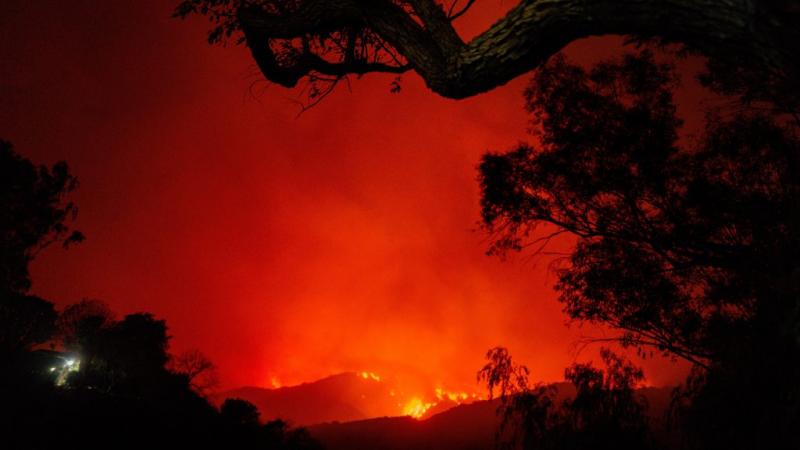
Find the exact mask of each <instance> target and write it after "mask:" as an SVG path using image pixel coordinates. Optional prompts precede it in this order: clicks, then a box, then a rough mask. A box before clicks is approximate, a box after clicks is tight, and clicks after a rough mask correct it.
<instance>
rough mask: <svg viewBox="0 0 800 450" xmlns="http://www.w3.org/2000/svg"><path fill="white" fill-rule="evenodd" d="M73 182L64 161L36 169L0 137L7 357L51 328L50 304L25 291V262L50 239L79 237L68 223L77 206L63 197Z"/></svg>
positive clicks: (1, 281)
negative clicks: (49, 166) (50, 166)
mask: <svg viewBox="0 0 800 450" xmlns="http://www.w3.org/2000/svg"><path fill="white" fill-rule="evenodd" d="M75 186H76V180H75V178H74V177H73V176H72V175H70V173H69V170H68V169H67V165H66V164H65V163H63V162H61V163H57V164H55V165H54V166H53V167H52V168H47V167H45V166H38V167H37V166H35V165H34V164H33V163H32V162H30V161H29V160H27V159H25V158H23V157H22V156H21V155H19V154H17V153H16V152H15V151H14V149H13V147H12V146H11V144H10V143H9V142H7V141H3V140H0V210H2V214H0V352H2V353H3V355H5V356H7V355H8V354H9V353H13V352H20V351H24V350H29V349H30V348H31V347H32V346H34V345H36V344H41V343H44V342H46V341H48V340H49V339H50V338H51V337H52V334H53V332H54V331H55V320H56V312H55V310H54V308H53V305H52V304H51V303H49V302H47V301H46V300H43V299H41V298H38V297H34V296H30V295H26V292H27V291H28V289H29V288H30V286H31V280H30V276H29V274H28V265H29V264H30V262H31V261H32V260H33V258H34V257H35V256H36V254H37V253H38V252H39V251H41V250H42V249H43V248H45V247H47V246H48V245H49V244H51V243H53V242H62V243H63V244H64V245H68V244H70V243H73V242H79V241H81V240H82V239H83V236H82V235H81V234H80V233H79V232H70V230H69V227H68V226H67V222H68V221H69V220H70V219H72V218H73V217H74V216H75V213H76V212H77V210H76V208H75V205H74V204H72V203H70V202H66V200H65V196H66V195H67V194H68V193H69V192H70V191H72V190H73V189H74V188H75Z"/></svg>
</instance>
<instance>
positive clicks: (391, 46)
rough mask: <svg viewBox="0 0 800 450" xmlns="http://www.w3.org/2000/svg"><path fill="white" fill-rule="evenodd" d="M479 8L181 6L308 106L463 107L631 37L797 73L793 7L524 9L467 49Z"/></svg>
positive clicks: (607, 2)
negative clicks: (408, 83) (390, 84)
mask: <svg viewBox="0 0 800 450" xmlns="http://www.w3.org/2000/svg"><path fill="white" fill-rule="evenodd" d="M474 3H475V1H474V0H447V1H445V2H437V1H435V0H185V1H183V2H182V3H180V5H179V6H178V8H177V10H176V15H177V16H180V17H185V16H187V15H190V14H193V13H200V14H204V15H207V16H208V17H209V18H211V20H212V21H213V22H214V23H215V27H214V28H213V30H212V32H211V34H210V40H211V41H212V42H216V41H220V40H222V39H224V38H226V37H232V36H235V35H238V36H240V39H241V42H245V43H246V44H247V46H248V47H249V48H250V50H251V52H252V55H253V58H254V59H255V61H256V63H257V65H258V67H259V69H260V70H261V72H262V73H263V74H264V76H265V77H266V78H267V79H268V80H269V81H272V82H274V83H276V84H279V85H281V86H286V87H293V86H295V85H296V84H297V83H298V82H299V81H300V80H302V79H304V78H306V79H308V80H309V81H310V82H311V84H312V89H311V91H310V92H309V96H310V97H312V99H313V97H315V96H320V95H321V94H323V93H324V92H326V91H325V88H324V87H319V85H324V84H325V82H328V84H329V85H330V84H334V85H335V83H336V82H337V81H339V80H341V79H343V77H346V76H347V75H357V76H360V75H364V74H367V73H373V72H384V73H394V74H401V73H404V72H407V71H411V70H413V71H415V72H417V73H418V74H419V75H420V76H421V77H422V78H423V79H424V80H425V82H426V83H427V85H428V86H429V87H430V88H431V89H432V90H433V91H434V92H436V93H438V94H439V95H442V96H445V97H450V98H465V97H469V96H472V95H476V94H479V93H481V92H485V91H488V90H491V89H493V88H495V87H497V86H500V85H502V84H504V83H506V82H508V81H509V80H511V79H513V78H515V77H517V76H519V75H521V74H523V73H526V72H528V71H530V70H532V69H534V68H536V67H538V66H539V65H540V64H542V63H543V62H544V61H546V60H547V59H548V58H549V57H550V56H552V55H553V54H554V53H556V52H557V51H559V50H560V49H561V48H563V47H564V46H566V45H567V44H569V43H570V42H572V41H575V40H577V39H580V38H584V37H588V36H596V35H608V34H615V35H627V36H632V37H633V38H635V39H658V40H660V41H663V42H676V43H682V44H685V45H686V46H687V47H688V48H690V49H692V50H695V51H699V52H702V53H704V54H706V55H708V56H710V57H713V58H718V59H720V60H723V61H730V62H735V63H737V64H742V63H747V64H752V65H758V66H760V67H763V68H765V69H766V71H767V72H769V73H770V74H771V75H772V76H775V77H778V78H783V79H791V78H792V77H793V76H794V75H795V74H797V73H798V70H797V69H798V63H797V60H798V58H797V56H798V48H799V47H800V27H798V26H797V24H798V20H797V19H798V18H799V17H800V6H798V5H797V3H796V2H792V1H788V0H522V1H520V2H519V4H518V5H517V6H516V7H514V8H513V9H511V11H509V12H508V14H506V16H505V17H503V18H502V19H501V20H499V21H498V22H496V23H495V24H494V25H492V26H491V27H490V28H489V29H487V30H486V31H484V32H483V33H481V34H479V35H478V36H476V37H475V38H473V39H472V40H471V41H469V42H464V40H462V38H461V37H460V36H459V34H458V33H457V32H456V30H455V28H454V27H453V21H454V20H456V19H457V18H459V17H461V16H463V15H464V14H465V13H467V12H468V11H469V9H470V7H471V6H473V4H474Z"/></svg>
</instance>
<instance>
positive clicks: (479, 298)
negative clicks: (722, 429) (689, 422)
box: [0, 0, 684, 417]
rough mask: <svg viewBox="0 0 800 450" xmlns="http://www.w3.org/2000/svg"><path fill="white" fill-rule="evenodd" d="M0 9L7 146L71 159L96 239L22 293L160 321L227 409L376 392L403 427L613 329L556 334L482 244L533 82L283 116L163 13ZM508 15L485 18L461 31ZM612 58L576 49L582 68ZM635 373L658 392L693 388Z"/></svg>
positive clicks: (538, 276) (551, 297)
mask: <svg viewBox="0 0 800 450" xmlns="http://www.w3.org/2000/svg"><path fill="white" fill-rule="evenodd" d="M10 1H11V3H18V5H17V6H8V7H7V8H4V9H5V10H7V11H9V12H10V14H13V15H14V16H15V17H14V18H13V20H11V18H8V20H3V22H4V24H3V26H4V27H7V30H6V35H7V36H14V39H5V40H4V41H3V42H0V60H2V61H4V63H5V62H7V64H4V67H7V68H8V69H7V70H5V69H4V70H3V71H2V74H0V75H2V77H3V86H4V87H8V88H7V89H4V99H3V100H4V101H3V102H2V103H0V123H2V124H3V127H4V129H3V133H4V135H2V136H0V137H2V138H4V139H8V140H10V141H12V142H13V143H14V144H15V147H16V148H18V149H19V150H20V151H22V152H23V153H25V156H27V157H30V158H31V159H33V160H34V161H36V162H37V163H48V164H50V163H53V162H55V161H56V160H59V159H65V160H67V162H68V163H69V165H70V168H71V171H72V172H73V173H75V174H76V175H77V177H78V178H79V180H80V188H79V189H78V191H77V194H76V195H75V197H74V200H75V201H76V203H77V204H78V205H79V207H80V215H79V217H78V221H77V223H76V227H77V228H78V229H80V230H81V231H83V232H84V233H85V234H86V236H87V241H86V242H85V243H84V244H82V245H80V246H76V247H74V248H72V249H70V250H68V251H64V250H61V249H59V248H55V246H54V247H53V248H49V249H48V250H47V251H46V252H43V253H42V256H40V257H39V258H38V259H37V260H36V261H35V264H34V265H33V267H32V273H33V280H34V285H33V293H34V294H37V295H40V296H42V297H44V298H47V299H52V300H54V301H55V302H56V303H57V305H58V306H60V307H63V306H64V305H66V304H68V303H72V302H76V301H78V300H80V299H81V298H87V297H88V298H97V299H102V300H104V301H106V302H108V304H109V305H110V307H111V308H112V309H114V310H115V311H116V312H117V313H118V315H124V314H128V313H132V312H138V311H149V312H152V313H154V314H155V315H156V316H158V317H159V318H163V319H166V320H167V322H168V325H169V327H170V330H169V332H170V333H169V334H170V335H171V336H173V339H172V341H171V343H170V346H171V350H174V351H176V352H179V351H181V350H184V349H187V348H197V349H200V350H201V351H202V352H203V353H204V354H206V355H207V356H208V357H209V358H210V359H211V360H212V361H213V362H214V363H215V365H216V366H217V368H218V371H219V377H220V381H221V386H220V388H221V389H226V388H233V387H238V386H251V385H260V386H268V387H269V386H271V387H279V386H282V385H284V386H285V385H294V384H299V383H302V382H307V381H313V380H316V379H320V378H323V377H325V376H327V375H330V374H336V373H342V372H356V373H359V374H360V376H361V377H362V378H364V379H365V380H370V383H372V382H373V381H374V382H379V381H383V382H385V381H386V380H387V379H390V378H391V379H392V380H393V384H392V385H391V386H392V388H393V389H394V393H395V395H394V396H391V395H390V394H387V395H386V397H387V402H390V403H387V404H389V405H390V406H391V407H392V408H395V405H396V404H397V403H398V402H399V403H400V404H401V405H400V406H397V408H398V409H400V410H402V412H403V413H404V414H408V415H411V416H412V417H421V416H422V415H423V414H424V413H425V411H427V410H428V409H429V408H430V407H431V406H432V405H434V404H435V403H437V402H442V401H445V400H447V401H456V402H463V401H467V400H469V399H473V398H477V397H478V395H477V394H473V392H481V391H482V388H481V387H480V386H478V385H476V383H475V373H476V371H477V370H478V369H480V367H481V366H482V365H483V363H484V361H483V356H484V353H485V351H486V350H487V349H489V348H491V347H494V346H496V345H503V346H506V347H508V348H509V349H510V351H511V352H512V354H513V355H514V357H515V359H516V360H519V361H520V362H522V363H525V364H527V365H528V366H529V367H530V368H531V371H532V375H531V378H532V379H533V380H536V381H539V380H543V381H558V380H561V379H562V378H563V370H564V368H565V367H566V366H568V365H569V364H570V363H572V362H573V361H574V360H575V359H576V357H580V358H581V359H591V358H592V357H593V356H594V354H593V353H592V352H593V351H594V350H591V349H590V350H587V351H586V352H585V353H584V354H581V355H575V346H574V343H575V342H576V341H577V340H578V339H580V338H581V337H585V336H599V335H602V333H605V332H606V331H605V330H601V329H598V328H596V327H591V326H585V327H577V326H573V327H567V326H565V321H566V317H565V316H564V314H563V313H562V307H561V305H560V304H559V303H558V302H557V301H556V294H555V293H554V292H553V290H552V285H553V282H554V281H555V280H554V276H553V274H552V272H548V263H549V261H548V260H546V259H545V260H535V261H531V260H529V259H527V258H525V257H520V258H515V257H513V256H512V257H511V258H510V259H509V260H508V261H502V260H500V259H498V258H493V257H488V256H486V254H485V251H486V249H487V237H486V235H485V234H484V233H483V232H481V231H478V230H476V228H477V227H476V223H477V222H478V221H479V220H480V203H479V187H478V184H477V182H476V176H477V172H476V165H477V164H478V161H479V159H480V157H481V155H482V154H483V153H484V152H486V151H487V150H504V149H508V148H510V147H512V146H513V145H515V144H516V143H517V142H519V141H520V140H527V141H530V140H531V139H532V138H531V137H530V136H529V135H528V134H527V133H526V130H527V128H528V119H529V118H528V116H527V115H526V113H525V112H524V108H523V107H524V104H523V99H522V95H521V93H522V90H523V88H524V86H525V84H526V82H527V77H523V78H520V79H517V80H514V81H513V82H511V83H509V84H508V85H507V86H505V87H501V88H498V89H495V90H493V91H491V92H489V93H486V94H482V95H479V96H476V97H474V98H469V99H465V100H462V101H453V100H447V99H443V98H440V97H437V96H436V95H435V94H433V93H431V92H430V91H429V90H428V88H427V87H426V86H425V85H424V83H423V82H422V81H421V80H420V78H419V77H418V76H416V75H414V74H408V75H404V76H403V77H402V91H401V92H400V93H399V94H392V93H391V92H390V83H391V82H392V80H393V79H394V75H369V76H365V77H363V79H355V78H353V79H352V80H351V83H352V93H351V92H348V90H347V89H346V88H343V89H341V90H339V91H336V92H334V93H333V94H332V95H331V96H329V97H328V98H326V99H325V100H324V101H323V102H322V103H320V104H319V105H318V106H316V107H314V108H312V109H311V110H309V111H307V112H306V113H304V114H303V115H301V116H300V117H299V118H298V117H297V112H298V111H297V109H296V105H295V104H294V103H293V102H292V101H291V100H290V99H291V98H293V96H294V94H293V93H292V92H290V91H286V90H284V89H281V88H279V87H277V86H270V88H269V89H265V84H264V83H263V82H261V81H260V80H261V77H260V75H254V74H255V73H256V71H255V68H254V63H253V60H252V57H251V55H250V53H249V51H248V50H247V49H246V48H245V47H243V46H239V47H233V48H231V47H228V48H220V47H211V46H209V45H207V44H206V41H205V36H206V32H207V28H208V24H207V23H205V22H204V21H202V20H189V21H186V22H181V21H177V20H173V19H170V13H171V10H172V8H173V7H174V6H175V3H176V1H175V0H153V1H148V2H146V3H147V4H148V7H142V6H141V5H139V3H138V2H86V3H85V4H84V3H79V4H73V2H28V1H25V0H10ZM90 3H91V5H90ZM513 4H514V2H476V4H475V6H474V8H473V10H472V11H470V13H469V14H467V15H466V16H464V18H463V20H459V21H458V27H459V30H460V31H462V32H464V34H465V35H466V36H470V35H474V34H475V33H476V32H477V31H478V30H481V29H483V28H484V27H486V26H487V25H489V24H491V23H492V22H493V21H494V20H496V19H497V18H499V17H500V16H501V14H502V13H503V11H505V10H507V9H508V8H510V7H511V6H513ZM96 36H102V37H103V39H102V45H91V44H90V43H92V42H94V40H93V39H94V37H96ZM619 42H620V40H614V39H606V40H590V41H582V42H579V43H576V44H574V45H573V46H571V47H570V48H569V50H568V52H569V54H570V55H572V56H573V57H576V58H577V59H579V60H583V61H587V60H589V58H590V57H591V58H593V59H596V58H601V57H604V56H606V55H608V54H611V53H613V52H615V51H617V50H618V49H619V47H618V43H619ZM143 49H146V51H145V50H143ZM32 54H35V55H36V56H37V57H36V58H31V57H30V55H32ZM53 67H58V68H59V75H58V81H57V82H55V81H54V77H53ZM6 78H8V79H6ZM343 85H344V83H343ZM568 246H569V240H562V241H557V242H555V243H554V247H553V248H552V250H553V251H560V250H563V249H564V248H567V247H568ZM643 364H644V367H645V370H646V373H647V375H648V381H649V382H651V383H653V384H655V385H662V384H666V383H674V382H675V381H677V380H678V379H680V377H681V375H682V374H683V370H684V369H683V368H681V367H680V366H676V365H674V364H672V363H670V362H669V361H666V360H662V359H658V358H655V359H650V360H647V361H644V362H643ZM676 367H677V368H676ZM364 368H369V369H370V370H373V371H374V372H372V371H363V372H362V370H363V369H364ZM378 374H380V375H378ZM437 386H438V387H440V389H439V390H436V387H437ZM444 386H446V389H445V388H444ZM434 391H435V393H434Z"/></svg>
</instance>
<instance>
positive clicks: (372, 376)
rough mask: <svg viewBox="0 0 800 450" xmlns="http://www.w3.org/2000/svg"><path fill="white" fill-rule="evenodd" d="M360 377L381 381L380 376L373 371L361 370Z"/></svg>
mask: <svg viewBox="0 0 800 450" xmlns="http://www.w3.org/2000/svg"><path fill="white" fill-rule="evenodd" d="M361 378H363V379H365V380H375V381H381V377H379V376H378V375H376V374H375V373H373V372H361Z"/></svg>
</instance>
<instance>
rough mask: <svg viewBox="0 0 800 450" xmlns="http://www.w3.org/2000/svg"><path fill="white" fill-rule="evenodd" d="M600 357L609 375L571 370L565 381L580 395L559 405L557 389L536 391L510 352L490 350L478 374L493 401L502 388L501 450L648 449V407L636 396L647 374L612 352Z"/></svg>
mask: <svg viewBox="0 0 800 450" xmlns="http://www.w3.org/2000/svg"><path fill="white" fill-rule="evenodd" d="M600 356H601V358H602V361H603V365H604V367H605V368H604V369H596V368H594V367H593V366H592V364H591V363H576V364H573V365H572V366H570V367H569V368H567V369H566V371H565V378H566V379H567V381H569V382H570V383H571V384H572V385H573V386H574V388H575V394H574V396H572V397H567V398H566V399H565V400H564V401H563V402H562V403H561V404H557V403H556V402H555V400H554V399H555V398H556V396H557V395H558V394H559V393H558V392H557V390H556V389H555V387H553V386H549V387H546V386H541V385H538V386H533V387H531V386H530V382H529V381H528V374H529V372H528V370H527V368H525V366H520V365H517V364H515V363H514V362H513V360H512V358H511V356H510V355H509V354H508V351H507V350H506V349H505V348H502V347H497V348H493V349H491V350H489V352H488V353H487V359H488V360H489V361H488V363H487V364H486V365H485V366H484V367H483V368H482V369H481V370H480V371H479V372H478V380H479V381H483V382H485V383H486V386H487V388H488V389H489V397H490V399H491V398H492V396H493V393H494V388H495V387H500V389H499V391H500V400H501V402H500V407H499V408H498V414H499V415H500V418H501V422H500V426H499V428H498V430H497V434H496V438H497V443H498V444H499V445H498V446H499V447H500V448H508V449H517V448H518V449H525V450H528V449H558V450H570V449H585V448H618V449H631V450H634V449H643V448H648V447H649V446H650V442H649V432H648V423H647V416H646V414H645V413H646V409H647V404H646V402H645V400H644V398H643V397H642V396H641V395H639V394H638V393H636V388H637V387H638V386H639V384H640V383H641V382H642V380H643V379H644V374H643V372H642V370H641V369H639V368H637V367H635V366H633V365H632V364H631V363H630V362H629V361H627V360H625V359H623V358H622V357H620V356H618V355H616V354H615V353H613V352H612V351H610V350H609V349H605V348H604V349H601V352H600ZM562 389H563V387H562ZM562 394H563V393H562Z"/></svg>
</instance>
